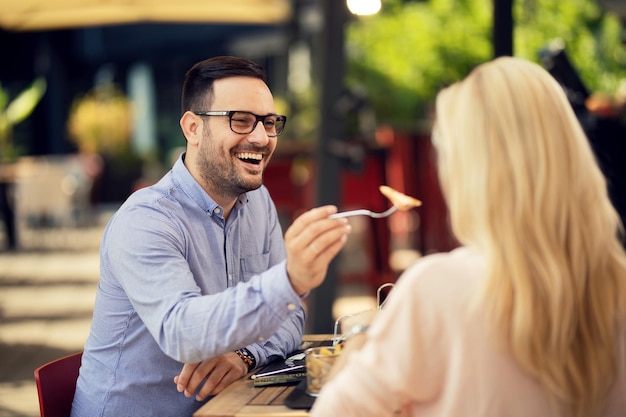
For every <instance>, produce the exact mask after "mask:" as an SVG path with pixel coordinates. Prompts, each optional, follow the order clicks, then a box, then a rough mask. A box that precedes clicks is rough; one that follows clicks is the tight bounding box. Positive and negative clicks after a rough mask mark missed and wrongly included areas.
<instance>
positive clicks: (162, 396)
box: [72, 155, 305, 417]
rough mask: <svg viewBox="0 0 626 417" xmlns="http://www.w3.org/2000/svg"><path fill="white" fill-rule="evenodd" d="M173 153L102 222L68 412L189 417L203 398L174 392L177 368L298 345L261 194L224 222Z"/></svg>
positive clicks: (270, 354)
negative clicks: (159, 174)
mask: <svg viewBox="0 0 626 417" xmlns="http://www.w3.org/2000/svg"><path fill="white" fill-rule="evenodd" d="M183 158H184V155H182V156H181V158H179V159H178V161H177V162H176V163H175V164H174V167H173V168H172V170H171V171H169V172H168V173H167V174H166V175H165V176H164V177H163V178H162V179H161V180H160V181H159V182H158V183H157V184H155V185H153V186H151V187H148V188H144V189H141V190H139V191H137V192H135V193H134V194H133V195H132V196H130V197H129V199H128V200H127V201H126V202H125V203H124V204H123V205H122V206H121V207H120V209H119V210H118V212H117V213H116V214H115V215H114V216H113V217H112V218H111V220H110V221H109V224H108V225H107V227H106V230H105V232H104V236H103V240H102V245H101V248H100V282H99V283H98V290H97V295H96V302H95V307H94V314H93V322H92V326H91V332H90V334H89V337H88V339H87V342H86V344H85V350H84V354H83V360H82V366H81V370H80V376H79V378H78V383H77V388H76V395H75V397H74V405H73V410H72V416H73V417H97V416H112V417H123V416H132V417H140V416H150V417H155V416H167V417H172V416H191V415H192V414H193V412H195V411H196V410H197V409H198V408H199V407H200V406H201V405H202V404H203V403H201V402H197V401H196V400H195V399H194V398H193V397H192V398H186V397H185V396H184V395H183V394H182V393H179V392H178V391H177V390H176V385H175V384H174V382H173V378H174V376H176V375H178V374H179V372H180V370H181V368H182V366H183V363H193V362H198V361H201V360H203V359H207V358H210V357H214V356H216V355H220V354H223V353H225V352H229V351H233V350H235V349H238V348H241V347H247V348H248V349H249V350H250V351H251V352H252V354H253V355H254V356H255V358H256V360H257V364H258V365H262V364H265V363H267V362H268V361H269V360H271V359H273V358H274V357H276V356H281V357H284V356H285V355H286V354H287V353H289V352H291V351H293V350H295V349H296V348H297V346H298V345H299V343H300V341H301V339H302V333H303V328H304V321H305V314H304V308H303V306H302V304H301V300H300V298H299V296H298V294H296V293H295V292H294V290H293V288H292V286H291V284H290V282H289V279H288V277H287V273H286V268H285V248H284V241H283V234H282V230H281V227H280V224H279V221H278V217H277V213H276V208H275V206H274V204H273V202H272V200H271V198H270V195H269V193H268V191H267V189H266V188H265V187H261V188H259V189H258V190H254V191H250V192H248V193H245V194H242V195H241V196H240V197H239V200H238V201H237V203H236V204H235V206H234V208H233V209H232V211H231V213H230V215H229V217H228V219H227V220H225V219H224V217H223V216H222V212H223V210H222V208H221V207H220V206H218V205H217V204H216V203H215V202H214V201H213V200H212V199H211V198H210V197H209V196H208V195H207V194H206V193H205V192H204V191H203V189H202V188H201V187H200V185H199V184H198V183H197V182H196V181H195V180H194V179H193V177H192V176H191V174H190V173H189V171H188V170H187V168H186V167H185V165H184V164H183Z"/></svg>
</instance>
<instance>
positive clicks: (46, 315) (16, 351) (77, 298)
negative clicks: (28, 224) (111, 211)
mask: <svg viewBox="0 0 626 417" xmlns="http://www.w3.org/2000/svg"><path fill="white" fill-rule="evenodd" d="M68 234H69V235H71V236H68ZM98 234H99V230H76V231H73V232H72V233H70V232H65V235H64V237H63V239H68V242H69V241H73V242H74V243H75V245H76V246H82V249H68V248H66V249H61V250H54V251H50V250H26V251H19V252H15V253H7V252H0V417H8V416H13V417H31V416H32V417H35V416H39V406H38V402H37V393H36V389H35V383H34V379H33V370H34V369H35V368H36V367H38V366H39V365H41V364H43V363H46V362H48V361H50V360H52V359H55V358H58V357H60V356H63V355H66V354H70V353H73V352H76V351H79V350H81V349H82V347H83V344H84V342H85V338H86V337H87V334H88V333H89V325H90V321H91V312H92V306H93V301H94V295H95V288H96V282H97V279H98V263H99V260H98V253H97V246H95V245H94V244H93V243H92V242H91V241H92V240H94V238H96V236H97V235H98ZM88 240H90V241H89V242H87V241H88ZM57 243H58V242H57ZM88 243H89V244H88Z"/></svg>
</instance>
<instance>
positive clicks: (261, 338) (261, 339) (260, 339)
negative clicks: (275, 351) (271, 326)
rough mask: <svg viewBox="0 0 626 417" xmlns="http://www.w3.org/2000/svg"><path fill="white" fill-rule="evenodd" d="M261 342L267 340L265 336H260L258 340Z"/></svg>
mask: <svg viewBox="0 0 626 417" xmlns="http://www.w3.org/2000/svg"><path fill="white" fill-rule="evenodd" d="M257 340H258V341H259V342H262V341H264V340H265V338H264V337H263V336H259V338H258V339H257Z"/></svg>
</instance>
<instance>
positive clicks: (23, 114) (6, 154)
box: [0, 77, 47, 162]
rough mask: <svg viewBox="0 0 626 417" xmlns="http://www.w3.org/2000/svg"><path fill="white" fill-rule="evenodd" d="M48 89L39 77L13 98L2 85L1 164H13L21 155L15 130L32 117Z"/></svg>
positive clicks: (0, 101) (0, 117)
mask: <svg viewBox="0 0 626 417" xmlns="http://www.w3.org/2000/svg"><path fill="white" fill-rule="evenodd" d="M46 88H47V83H46V80H45V79H44V78H43V77H39V78H37V79H36V80H35V81H33V82H32V83H31V84H30V85H29V86H28V87H27V88H25V89H24V90H22V91H21V92H19V94H17V95H16V96H15V97H11V96H10V94H9V91H8V90H7V89H5V88H3V87H2V83H0V162H13V161H14V160H16V159H17V158H18V156H19V155H20V154H21V152H22V150H21V149H20V147H19V145H16V144H15V143H14V142H13V128H14V126H15V125H17V124H18V123H21V122H23V121H24V120H26V118H28V116H30V115H31V113H32V112H33V110H34V109H35V107H36V106H37V104H39V102H40V101H41V98H42V97H43V95H44V94H45V92H46Z"/></svg>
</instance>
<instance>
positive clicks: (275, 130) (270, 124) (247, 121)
mask: <svg viewBox="0 0 626 417" xmlns="http://www.w3.org/2000/svg"><path fill="white" fill-rule="evenodd" d="M193 113H194V114H195V115H196V116H228V118H229V120H230V130H232V131H233V132H235V133H238V134H240V135H247V134H248V133H252V131H254V129H256V125H257V124H258V123H259V122H263V127H264V128H265V133H266V134H267V136H269V137H272V138H274V137H276V136H278V135H280V134H281V133H283V130H284V129H285V123H287V116H280V115H278V114H268V115H265V116H259V115H258V114H254V113H251V112H249V111H241V110H230V111H195V112H193Z"/></svg>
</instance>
